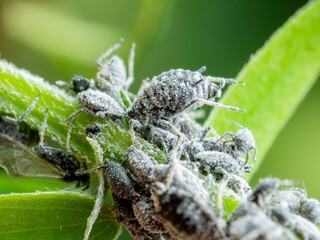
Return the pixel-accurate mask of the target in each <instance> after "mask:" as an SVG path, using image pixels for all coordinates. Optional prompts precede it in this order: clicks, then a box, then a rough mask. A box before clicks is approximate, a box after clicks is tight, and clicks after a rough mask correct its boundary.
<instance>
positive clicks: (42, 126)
mask: <svg viewBox="0 0 320 240" xmlns="http://www.w3.org/2000/svg"><path fill="white" fill-rule="evenodd" d="M48 114H49V107H47V109H46V113H45V115H44V119H43V122H42V125H41V130H40V142H39V145H40V146H43V142H44V134H45V130H46V125H47V120H48Z"/></svg>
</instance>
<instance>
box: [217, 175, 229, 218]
mask: <svg viewBox="0 0 320 240" xmlns="http://www.w3.org/2000/svg"><path fill="white" fill-rule="evenodd" d="M224 171H225V170H224ZM225 172H226V171H225ZM228 180H229V174H228V173H227V172H226V173H225V174H224V175H223V178H222V179H221V181H220V185H219V189H218V194H217V207H218V214H217V215H218V218H222V216H223V191H224V190H225V189H226V187H227V184H228Z"/></svg>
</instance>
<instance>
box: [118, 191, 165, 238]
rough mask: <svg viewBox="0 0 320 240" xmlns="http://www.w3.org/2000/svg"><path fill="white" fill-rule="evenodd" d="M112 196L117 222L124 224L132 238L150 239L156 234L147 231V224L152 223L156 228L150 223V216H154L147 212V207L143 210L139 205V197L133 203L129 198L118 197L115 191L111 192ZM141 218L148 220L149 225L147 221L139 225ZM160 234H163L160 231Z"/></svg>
mask: <svg viewBox="0 0 320 240" xmlns="http://www.w3.org/2000/svg"><path fill="white" fill-rule="evenodd" d="M112 198H113V202H114V207H115V209H116V211H117V213H118V217H117V220H118V222H121V223H123V224H124V225H125V227H126V228H127V230H128V231H129V232H130V234H131V235H132V236H133V237H134V239H151V238H150V237H156V236H157V234H155V233H156V232H154V231H148V227H147V226H149V225H153V226H154V228H155V229H157V226H156V225H157V224H156V223H151V218H154V217H152V216H151V215H150V213H148V210H147V209H146V210H145V212H144V209H142V208H141V207H143V206H140V203H141V202H140V200H139V199H138V200H137V201H136V203H135V204H133V203H132V201H131V200H127V199H123V198H120V197H118V195H117V194H115V193H112ZM133 205H134V207H133ZM144 214H146V216H144ZM137 216H138V217H137ZM143 219H145V220H146V219H147V220H149V221H148V223H149V225H148V223H143V225H141V221H143ZM158 233H159V231H158ZM161 234H163V232H161ZM155 235H156V236H155Z"/></svg>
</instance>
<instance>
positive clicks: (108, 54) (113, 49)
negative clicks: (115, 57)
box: [97, 38, 124, 68]
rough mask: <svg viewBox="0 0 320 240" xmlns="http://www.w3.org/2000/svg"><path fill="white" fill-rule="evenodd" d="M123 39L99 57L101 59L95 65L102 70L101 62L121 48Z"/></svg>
mask: <svg viewBox="0 0 320 240" xmlns="http://www.w3.org/2000/svg"><path fill="white" fill-rule="evenodd" d="M123 41H124V39H123V38H121V39H120V40H119V42H118V43H116V44H115V45H113V46H112V47H111V48H109V49H108V50H107V51H106V52H105V53H104V54H102V55H101V57H99V58H98V60H97V65H98V66H99V67H100V68H102V67H103V66H104V64H103V62H104V61H105V60H106V59H107V58H108V57H109V56H110V55H111V54H112V53H113V52H114V51H116V50H117V49H119V48H120V47H121V44H122V43H123Z"/></svg>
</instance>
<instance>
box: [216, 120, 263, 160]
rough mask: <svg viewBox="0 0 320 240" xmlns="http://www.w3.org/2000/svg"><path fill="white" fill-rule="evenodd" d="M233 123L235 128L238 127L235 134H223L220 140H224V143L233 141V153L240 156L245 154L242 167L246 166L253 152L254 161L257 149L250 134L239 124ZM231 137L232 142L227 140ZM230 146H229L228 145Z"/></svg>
mask: <svg viewBox="0 0 320 240" xmlns="http://www.w3.org/2000/svg"><path fill="white" fill-rule="evenodd" d="M233 123H235V124H236V125H237V126H239V127H240V129H239V130H238V132H237V133H234V132H227V133H225V134H224V135H223V136H222V137H221V138H225V139H226V140H225V142H226V143H227V142H229V141H233V142H234V148H235V149H234V151H237V152H239V153H241V154H246V155H247V157H246V161H245V163H244V165H246V164H247V163H248V162H249V158H250V152H251V151H252V150H254V151H255V152H254V155H253V160H254V161H255V160H256V155H257V147H256V142H255V140H254V137H253V134H252V132H251V131H250V130H249V129H248V128H245V127H243V126H241V125H240V124H238V123H236V122H233ZM229 136H231V137H232V140H228V139H227V138H228V137H229ZM229 146H230V145H229Z"/></svg>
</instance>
